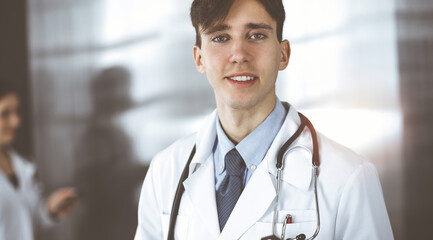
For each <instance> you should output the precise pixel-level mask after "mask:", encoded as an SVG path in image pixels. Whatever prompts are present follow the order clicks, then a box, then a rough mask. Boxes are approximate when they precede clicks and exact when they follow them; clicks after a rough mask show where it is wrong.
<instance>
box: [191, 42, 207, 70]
mask: <svg viewBox="0 0 433 240" xmlns="http://www.w3.org/2000/svg"><path fill="white" fill-rule="evenodd" d="M193 55H194V62H195V67H196V68H197V71H199V72H200V73H203V74H205V73H206V69H205V67H204V62H203V58H202V55H201V48H200V47H199V46H197V45H194V47H193Z"/></svg>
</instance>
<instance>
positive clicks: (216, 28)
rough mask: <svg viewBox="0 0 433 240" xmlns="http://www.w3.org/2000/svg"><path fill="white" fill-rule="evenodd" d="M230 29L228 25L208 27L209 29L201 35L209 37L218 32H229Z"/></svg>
mask: <svg viewBox="0 0 433 240" xmlns="http://www.w3.org/2000/svg"><path fill="white" fill-rule="evenodd" d="M231 28H232V27H230V26H229V25H226V24H217V25H215V26H213V27H210V28H209V29H207V30H206V31H204V32H203V33H204V34H206V35H210V34H212V33H215V32H219V31H225V30H229V29H231Z"/></svg>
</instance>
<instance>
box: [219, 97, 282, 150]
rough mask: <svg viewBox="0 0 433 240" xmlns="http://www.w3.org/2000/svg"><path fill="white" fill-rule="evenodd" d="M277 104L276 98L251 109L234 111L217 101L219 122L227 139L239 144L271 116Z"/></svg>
mask: <svg viewBox="0 0 433 240" xmlns="http://www.w3.org/2000/svg"><path fill="white" fill-rule="evenodd" d="M275 103H276V97H274V98H271V99H269V100H268V101H264V102H263V103H261V104H258V105H256V106H254V107H251V108H246V109H234V108H231V107H230V106H227V105H225V104H218V101H217V108H218V115H219V120H220V123H221V126H222V128H223V130H224V132H225V133H226V135H227V137H228V138H229V139H230V140H231V141H232V142H233V143H234V144H235V145H236V144H238V143H239V142H240V141H242V140H243V139H244V138H245V137H246V136H248V134H250V133H251V132H252V131H254V129H256V128H257V127H258V126H259V125H260V124H261V123H262V122H263V121H264V120H265V119H266V118H267V117H268V116H269V114H270V113H271V112H272V110H273V109H274V107H275Z"/></svg>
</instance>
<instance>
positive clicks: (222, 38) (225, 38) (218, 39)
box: [212, 36, 228, 42]
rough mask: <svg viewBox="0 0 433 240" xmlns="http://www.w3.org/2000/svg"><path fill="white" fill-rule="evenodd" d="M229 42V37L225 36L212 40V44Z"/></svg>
mask: <svg viewBox="0 0 433 240" xmlns="http://www.w3.org/2000/svg"><path fill="white" fill-rule="evenodd" d="M227 40H228V37H225V36H216V37H214V38H212V42H224V41H227Z"/></svg>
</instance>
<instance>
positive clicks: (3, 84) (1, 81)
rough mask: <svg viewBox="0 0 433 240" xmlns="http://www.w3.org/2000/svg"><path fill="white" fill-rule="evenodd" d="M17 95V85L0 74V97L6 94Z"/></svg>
mask: <svg viewBox="0 0 433 240" xmlns="http://www.w3.org/2000/svg"><path fill="white" fill-rule="evenodd" d="M11 93H12V94H15V95H17V96H18V95H19V91H18V87H17V86H16V84H14V83H12V82H11V81H7V80H6V79H5V78H3V77H2V76H0V98H3V97H4V96H6V95H7V94H11Z"/></svg>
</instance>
